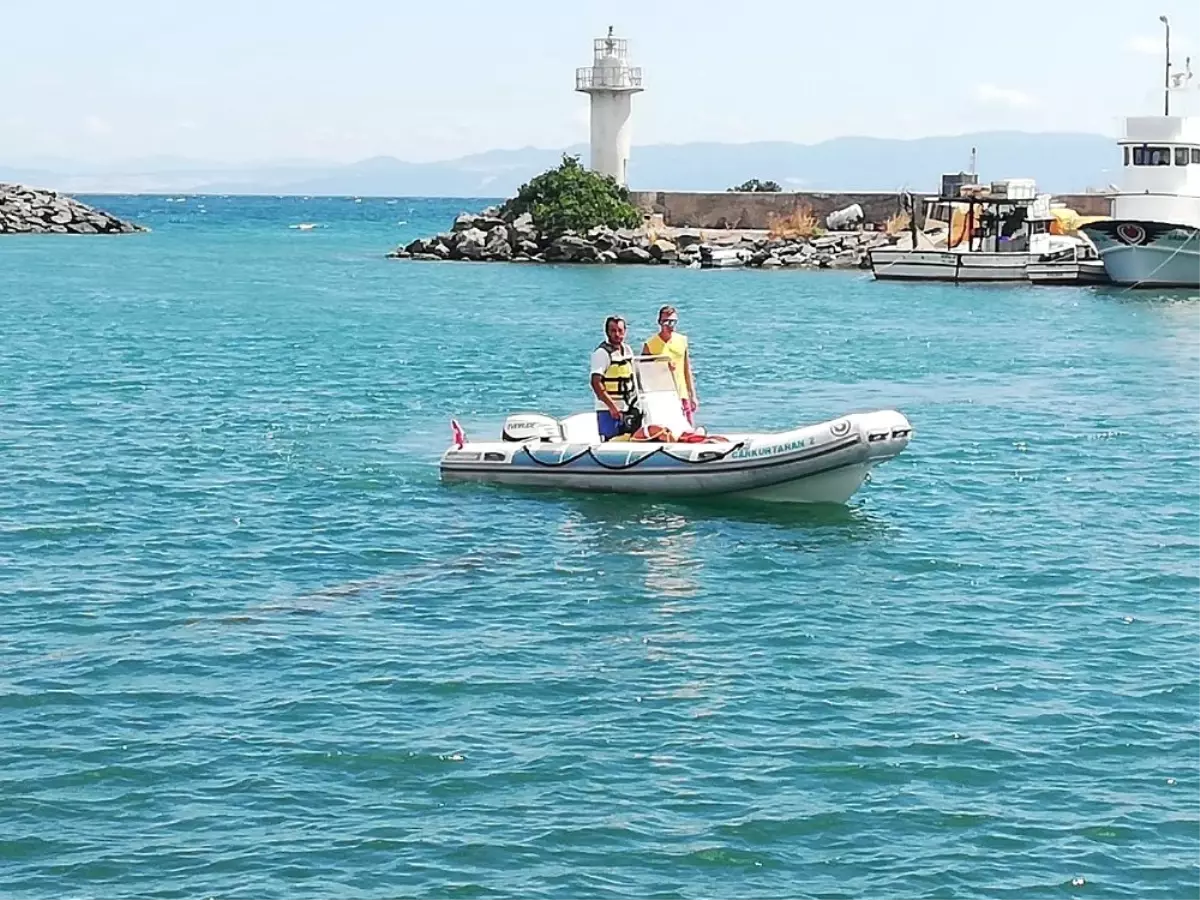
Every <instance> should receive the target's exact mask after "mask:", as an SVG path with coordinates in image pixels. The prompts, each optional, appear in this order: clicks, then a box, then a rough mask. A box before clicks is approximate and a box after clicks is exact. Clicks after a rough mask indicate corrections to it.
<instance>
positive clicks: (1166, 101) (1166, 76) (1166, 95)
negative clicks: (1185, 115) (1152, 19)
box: [1158, 16, 1171, 116]
mask: <svg viewBox="0 0 1200 900" xmlns="http://www.w3.org/2000/svg"><path fill="white" fill-rule="evenodd" d="M1158 21H1160V22H1162V23H1163V24H1164V25H1165V26H1167V36H1166V43H1167V61H1166V70H1165V71H1164V73H1163V115H1164V116H1169V115H1170V114H1171V23H1170V22H1168V21H1167V17H1166V16H1159V17H1158Z"/></svg>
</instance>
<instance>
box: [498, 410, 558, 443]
mask: <svg viewBox="0 0 1200 900" xmlns="http://www.w3.org/2000/svg"><path fill="white" fill-rule="evenodd" d="M501 439H502V440H506V441H561V440H562V439H563V433H562V425H560V424H559V422H558V419H555V418H553V417H552V416H544V415H542V414H541V413H515V414H513V415H511V416H509V417H508V418H507V419H505V420H504V431H503V432H502V434H501Z"/></svg>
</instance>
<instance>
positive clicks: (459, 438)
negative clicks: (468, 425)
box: [450, 419, 467, 450]
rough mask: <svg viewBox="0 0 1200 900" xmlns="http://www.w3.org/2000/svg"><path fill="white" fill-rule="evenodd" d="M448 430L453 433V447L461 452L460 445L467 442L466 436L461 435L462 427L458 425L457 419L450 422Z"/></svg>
mask: <svg viewBox="0 0 1200 900" xmlns="http://www.w3.org/2000/svg"><path fill="white" fill-rule="evenodd" d="M450 430H451V431H453V432H454V446H456V447H458V449H460V450H461V449H462V445H463V444H464V443H465V442H466V440H467V436H466V435H465V434H463V430H462V427H461V426H460V425H459V424H458V419H451V420H450Z"/></svg>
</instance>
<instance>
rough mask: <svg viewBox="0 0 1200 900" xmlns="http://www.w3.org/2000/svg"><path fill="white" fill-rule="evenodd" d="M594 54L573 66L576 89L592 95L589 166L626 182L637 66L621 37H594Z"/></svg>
mask: <svg viewBox="0 0 1200 900" xmlns="http://www.w3.org/2000/svg"><path fill="white" fill-rule="evenodd" d="M593 49H594V54H595V55H594V58H593V60H592V64H591V65H590V66H584V67H582V68H579V69H576V70H575V90H577V91H582V92H583V93H585V94H589V95H590V96H591V98H592V158H591V163H590V165H591V168H592V169H595V170H596V171H597V172H600V173H601V174H604V175H611V176H612V177H613V178H615V179H616V180H617V184H620V185H627V184H628V174H629V141H630V121H629V120H630V106H631V104H630V100H631V99H632V98H633V95H634V94H636V93H637V92H638V91H640V90H642V70H641V67H640V66H630V65H629V50H628V47H627V42H626V40H625V39H624V38H615V37H613V30H612V26H611V25H610V26H609V29H608V37H602V38H597V39H596V40H595V41H593Z"/></svg>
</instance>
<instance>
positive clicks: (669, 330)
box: [642, 306, 700, 425]
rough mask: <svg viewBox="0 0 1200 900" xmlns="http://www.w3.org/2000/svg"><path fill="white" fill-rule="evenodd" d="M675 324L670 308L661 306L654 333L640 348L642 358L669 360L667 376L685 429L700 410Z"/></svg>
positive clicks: (688, 357) (683, 340)
mask: <svg viewBox="0 0 1200 900" xmlns="http://www.w3.org/2000/svg"><path fill="white" fill-rule="evenodd" d="M678 324H679V313H677V312H676V311H675V307H673V306H664V307H663V308H662V309H660V310H659V311H658V333H657V334H655V335H653V336H652V337H651V338H650V339H649V340H647V341H646V343H645V344H643V345H642V355H643V356H666V357H668V358H669V359H670V360H671V374H672V375H673V376H674V377H675V390H676V392H678V394H679V399H680V400H681V401H682V403H683V414H684V416H685V417H686V418H687V420H688V424H689V425H695V424H696V422H695V420H694V418H693V416H694V414H695V412H696V409H697V408H698V407H699V406H700V402H699V400H698V399H697V398H696V382H695V381H694V380H693V378H692V357H691V354H690V353H688V339H687V335H686V334H681V333H680V332H678V331H676V330H675V327H676V326H677V325H678Z"/></svg>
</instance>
